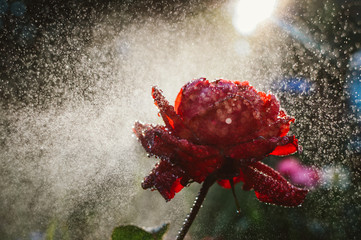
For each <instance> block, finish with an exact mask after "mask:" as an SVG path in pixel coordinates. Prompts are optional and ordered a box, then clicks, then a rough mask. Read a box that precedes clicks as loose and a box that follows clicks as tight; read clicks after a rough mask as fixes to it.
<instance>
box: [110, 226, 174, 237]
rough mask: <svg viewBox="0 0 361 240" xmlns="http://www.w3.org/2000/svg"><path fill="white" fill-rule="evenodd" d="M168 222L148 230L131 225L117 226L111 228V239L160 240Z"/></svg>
mask: <svg viewBox="0 0 361 240" xmlns="http://www.w3.org/2000/svg"><path fill="white" fill-rule="evenodd" d="M168 225H169V224H164V225H162V226H161V227H159V228H156V229H153V230H151V231H150V232H147V231H145V230H144V229H142V228H139V227H137V226H133V225H127V226H119V227H116V228H115V229H114V230H113V233H112V240H161V239H162V237H163V235H164V234H165V232H166V231H167V229H168Z"/></svg>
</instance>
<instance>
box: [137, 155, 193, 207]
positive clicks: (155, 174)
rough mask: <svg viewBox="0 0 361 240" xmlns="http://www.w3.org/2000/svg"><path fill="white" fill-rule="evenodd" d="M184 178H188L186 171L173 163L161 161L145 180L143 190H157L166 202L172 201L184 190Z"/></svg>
mask: <svg viewBox="0 0 361 240" xmlns="http://www.w3.org/2000/svg"><path fill="white" fill-rule="evenodd" d="M182 178H187V177H186V175H185V174H184V171H183V170H182V169H181V168H180V167H177V166H173V165H172V164H171V163H169V162H167V161H164V160H161V161H160V163H159V164H157V165H156V166H155V168H154V169H153V170H152V172H151V173H150V174H149V175H148V176H147V177H145V178H144V181H143V182H142V187H143V189H148V188H150V189H153V190H154V189H156V190H158V191H159V193H160V194H161V195H162V196H163V197H164V199H165V200H166V201H169V200H171V199H172V198H173V197H174V195H175V194H176V193H177V192H179V191H180V190H182V189H183V187H184V186H183V185H182V184H181V181H182Z"/></svg>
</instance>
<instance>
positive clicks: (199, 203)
mask: <svg viewBox="0 0 361 240" xmlns="http://www.w3.org/2000/svg"><path fill="white" fill-rule="evenodd" d="M215 181H216V179H215V178H214V177H213V176H208V177H207V178H206V180H204V183H203V185H202V187H201V190H200V191H199V193H198V196H197V197H196V200H195V201H194V204H193V207H192V209H191V212H190V213H189V214H188V215H187V218H186V219H185V220H184V223H183V226H182V228H181V230H180V231H179V233H178V236H177V239H176V240H183V239H184V237H185V236H186V234H187V232H188V230H189V228H190V227H191V225H192V223H193V221H194V219H195V218H196V216H197V213H198V211H199V209H200V208H201V206H202V203H203V201H204V199H205V198H206V195H207V192H208V190H209V188H210V187H211V186H212V185H213V183H214V182H215Z"/></svg>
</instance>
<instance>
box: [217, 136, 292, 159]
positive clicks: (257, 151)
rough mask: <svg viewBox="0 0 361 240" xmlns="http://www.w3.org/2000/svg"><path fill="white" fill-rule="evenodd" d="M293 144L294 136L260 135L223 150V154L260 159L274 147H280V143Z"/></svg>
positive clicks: (271, 151)
mask: <svg viewBox="0 0 361 240" xmlns="http://www.w3.org/2000/svg"><path fill="white" fill-rule="evenodd" d="M296 141H297V139H296ZM293 144H297V142H295V137H294V136H291V137H287V136H286V137H278V138H270V139H265V138H262V137H260V138H258V139H255V140H253V141H250V142H245V143H240V144H238V145H236V146H233V147H231V148H229V149H228V150H225V151H224V154H225V155H226V156H228V157H231V158H235V159H252V158H254V159H258V160H261V159H263V158H264V157H266V156H267V155H269V154H271V153H273V152H275V149H277V148H278V147H281V146H282V145H286V146H291V145H292V146H294V145H293ZM280 149H281V148H280ZM285 149H288V150H289V152H290V153H294V152H292V150H293V148H292V149H291V147H286V148H285ZM296 150H297V149H296ZM276 153H277V152H276Z"/></svg>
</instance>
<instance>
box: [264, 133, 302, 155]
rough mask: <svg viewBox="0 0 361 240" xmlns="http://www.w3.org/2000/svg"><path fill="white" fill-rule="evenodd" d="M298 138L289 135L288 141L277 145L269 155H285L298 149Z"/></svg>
mask: <svg viewBox="0 0 361 240" xmlns="http://www.w3.org/2000/svg"><path fill="white" fill-rule="evenodd" d="M298 148H299V147H298V140H297V138H295V137H294V136H292V137H289V142H288V143H287V144H284V145H278V146H277V147H276V148H275V149H274V150H273V151H272V152H271V153H270V155H275V156H287V155H290V154H293V153H295V152H297V151H298Z"/></svg>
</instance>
